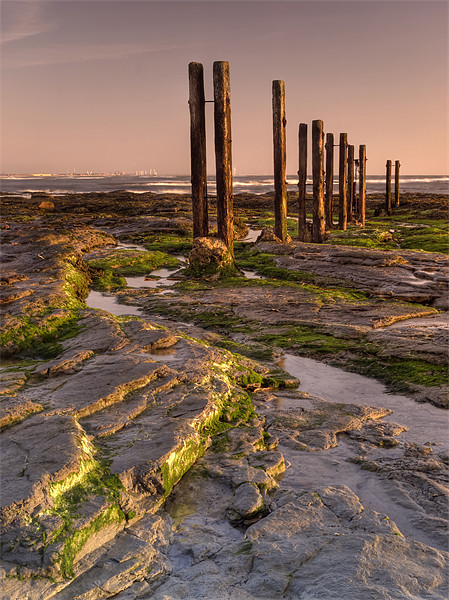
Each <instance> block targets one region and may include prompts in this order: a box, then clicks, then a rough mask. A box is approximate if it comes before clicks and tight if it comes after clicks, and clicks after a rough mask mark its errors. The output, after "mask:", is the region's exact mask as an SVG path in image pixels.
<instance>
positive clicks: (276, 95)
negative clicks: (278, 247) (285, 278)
mask: <svg viewBox="0 0 449 600" xmlns="http://www.w3.org/2000/svg"><path fill="white" fill-rule="evenodd" d="M272 90H273V157H274V234H275V235H276V236H277V237H278V238H279V239H280V240H282V241H283V242H285V240H286V239H287V182H286V179H287V152H286V145H285V126H286V124H287V120H286V118H285V84H284V82H283V81H280V80H275V81H273V88H272Z"/></svg>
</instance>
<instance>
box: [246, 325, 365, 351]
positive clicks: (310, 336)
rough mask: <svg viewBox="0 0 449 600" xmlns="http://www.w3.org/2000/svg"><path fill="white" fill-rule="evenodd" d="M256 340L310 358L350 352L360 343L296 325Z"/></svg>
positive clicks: (314, 328)
mask: <svg viewBox="0 0 449 600" xmlns="http://www.w3.org/2000/svg"><path fill="white" fill-rule="evenodd" d="M257 340H258V341H260V342H265V343H267V344H274V345H276V346H279V347H280V348H295V350H297V351H300V352H302V353H306V354H307V355H311V356H314V355H323V354H333V353H335V352H347V351H352V350H355V349H357V348H360V343H361V342H360V340H349V339H344V338H336V337H334V336H333V335H330V334H328V333H325V332H324V331H323V329H322V328H320V327H314V326H308V325H297V324H291V325H289V326H288V327H284V328H283V330H282V331H281V332H277V333H267V334H264V335H260V336H258V337H257ZM371 349H372V350H373V349H374V345H372V346H371Z"/></svg>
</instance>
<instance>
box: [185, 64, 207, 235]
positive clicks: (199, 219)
mask: <svg viewBox="0 0 449 600" xmlns="http://www.w3.org/2000/svg"><path fill="white" fill-rule="evenodd" d="M189 109H190V172H191V179H192V219H193V237H194V238H195V237H207V235H208V233H209V224H208V210H207V171H206V119H205V100H204V75H203V65H202V64H200V63H195V62H191V63H190V64H189Z"/></svg>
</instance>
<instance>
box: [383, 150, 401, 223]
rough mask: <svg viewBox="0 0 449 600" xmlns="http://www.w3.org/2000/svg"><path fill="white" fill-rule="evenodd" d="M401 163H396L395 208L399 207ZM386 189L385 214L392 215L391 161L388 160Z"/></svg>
mask: <svg viewBox="0 0 449 600" xmlns="http://www.w3.org/2000/svg"><path fill="white" fill-rule="evenodd" d="M400 166H401V163H400V162H399V161H398V160H397V161H395V163H394V206H395V208H397V207H398V206H399V168H400ZM386 168H387V172H386V178H385V183H386V189H385V212H386V213H387V215H391V160H387V164H386Z"/></svg>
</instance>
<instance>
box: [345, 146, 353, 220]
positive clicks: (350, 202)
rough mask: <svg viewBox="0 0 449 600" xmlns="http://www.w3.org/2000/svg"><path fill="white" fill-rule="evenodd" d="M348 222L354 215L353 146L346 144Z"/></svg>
mask: <svg viewBox="0 0 449 600" xmlns="http://www.w3.org/2000/svg"><path fill="white" fill-rule="evenodd" d="M346 209H347V212H346V215H347V220H348V223H350V222H351V221H352V220H353V217H354V212H353V210H354V146H352V145H351V144H349V146H348V198H347V203H346Z"/></svg>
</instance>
